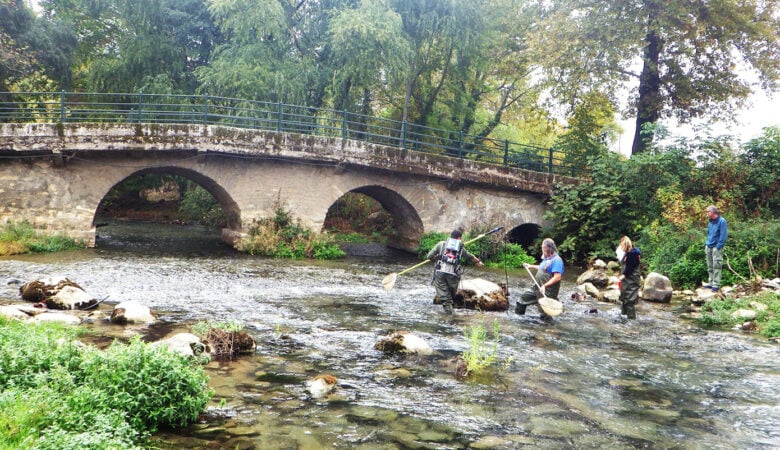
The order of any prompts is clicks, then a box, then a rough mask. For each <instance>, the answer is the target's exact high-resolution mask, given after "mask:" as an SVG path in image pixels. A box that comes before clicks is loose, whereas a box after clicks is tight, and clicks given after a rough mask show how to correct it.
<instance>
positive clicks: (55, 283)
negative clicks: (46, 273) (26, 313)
mask: <svg viewBox="0 0 780 450" xmlns="http://www.w3.org/2000/svg"><path fill="white" fill-rule="evenodd" d="M66 286H72V287H74V288H77V289H81V290H82V291H83V290H84V289H82V288H81V286H79V285H78V284H76V283H75V282H73V281H71V280H70V279H68V278H66V277H63V276H52V277H48V278H41V279H40V280H34V281H30V282H28V283H25V284H23V285H22V286H21V287H20V288H19V294H20V295H21V296H22V298H23V299H24V300H27V301H28V302H43V301H46V299H48V298H49V297H53V296H55V295H57V293H58V292H60V290H62V288H64V287H66Z"/></svg>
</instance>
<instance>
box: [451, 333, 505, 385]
mask: <svg viewBox="0 0 780 450" xmlns="http://www.w3.org/2000/svg"><path fill="white" fill-rule="evenodd" d="M498 329H499V326H498V321H496V320H494V321H493V339H492V341H491V342H488V332H487V328H486V327H485V325H484V324H483V323H481V322H480V323H478V324H476V325H471V326H468V327H466V329H465V336H466V341H467V342H468V348H467V349H466V350H464V351H463V353H462V354H461V359H462V360H463V361H464V362H465V372H464V373H463V374H461V376H459V378H461V377H467V376H469V375H474V374H477V373H479V372H481V371H483V370H485V369H486V368H487V367H490V366H491V365H492V364H493V363H494V362H495V361H496V358H497V357H498V355H497V353H498V340H499V334H498Z"/></svg>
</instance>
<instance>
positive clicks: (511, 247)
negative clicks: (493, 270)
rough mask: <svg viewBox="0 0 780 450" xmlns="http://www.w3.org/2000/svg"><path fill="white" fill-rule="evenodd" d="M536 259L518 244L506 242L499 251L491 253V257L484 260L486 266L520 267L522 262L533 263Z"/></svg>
mask: <svg viewBox="0 0 780 450" xmlns="http://www.w3.org/2000/svg"><path fill="white" fill-rule="evenodd" d="M535 261H536V259H535V258H534V257H533V256H530V255H528V254H527V253H526V252H525V249H524V248H523V247H522V246H521V245H519V244H511V243H507V244H504V245H503V246H502V250H501V251H500V253H498V254H496V255H493V256H492V257H491V259H489V260H487V262H485V265H486V266H487V267H501V268H504V267H506V268H514V269H517V268H520V267H523V264H525V263H528V264H533V263H534V262H535Z"/></svg>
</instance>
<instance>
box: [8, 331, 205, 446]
mask: <svg viewBox="0 0 780 450" xmlns="http://www.w3.org/2000/svg"><path fill="white" fill-rule="evenodd" d="M80 332H81V330H80V329H71V328H66V327H63V326H62V325H55V324H37V325H29V324H23V323H21V322H16V321H9V320H5V319H0V348H2V349H3V351H2V352H0V410H2V411H3V414H0V448H46V449H55V448H56V449H68V448H72V449H108V448H123V449H124V448H138V447H137V446H136V444H137V443H138V442H139V441H140V440H141V439H143V438H144V437H145V436H147V435H148V434H149V433H151V432H154V431H155V430H157V429H158V428H159V427H161V426H170V427H177V426H184V425H188V424H189V423H191V422H193V421H194V420H195V419H196V418H197V416H198V414H199V413H200V412H202V411H203V408H204V407H205V405H206V403H207V402H208V399H209V397H210V396H211V393H210V392H209V391H207V389H206V381H207V378H206V375H205V372H204V371H203V368H202V367H199V366H196V365H194V364H193V363H192V361H191V360H188V359H186V358H184V357H182V356H180V355H178V354H174V353H171V352H170V351H168V350H167V349H166V348H164V347H151V346H149V345H147V344H144V343H143V342H141V341H140V338H135V339H133V340H132V341H131V342H130V343H129V344H127V345H125V344H119V343H114V344H113V345H112V346H111V347H110V348H109V349H108V350H106V351H100V350H96V349H94V348H90V347H85V346H83V345H81V344H79V343H77V342H76V341H75V337H76V336H77V334H78V333H80Z"/></svg>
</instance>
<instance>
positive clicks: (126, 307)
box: [111, 301, 157, 325]
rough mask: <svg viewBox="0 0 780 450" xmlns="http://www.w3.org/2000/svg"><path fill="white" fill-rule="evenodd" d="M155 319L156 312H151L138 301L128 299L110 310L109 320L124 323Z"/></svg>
mask: <svg viewBox="0 0 780 450" xmlns="http://www.w3.org/2000/svg"><path fill="white" fill-rule="evenodd" d="M156 321H157V314H155V313H154V312H152V310H151V309H149V307H148V306H146V305H142V304H140V303H138V302H134V301H129V302H122V303H119V304H118V305H116V306H115V307H114V311H113V312H111V322H112V323H116V324H120V325H125V324H128V323H154V322H156Z"/></svg>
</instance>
